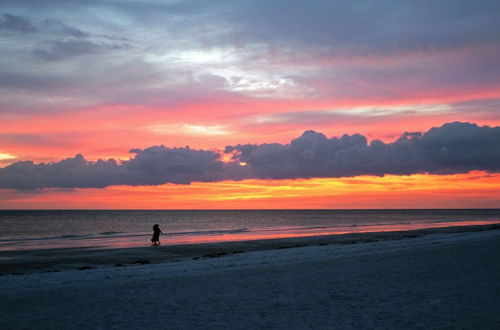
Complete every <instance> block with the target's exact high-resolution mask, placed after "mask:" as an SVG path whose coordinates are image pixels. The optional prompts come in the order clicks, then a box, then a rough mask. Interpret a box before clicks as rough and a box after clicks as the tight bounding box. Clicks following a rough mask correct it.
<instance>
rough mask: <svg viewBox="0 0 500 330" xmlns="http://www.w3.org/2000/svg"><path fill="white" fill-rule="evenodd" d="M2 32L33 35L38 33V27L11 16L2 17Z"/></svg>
mask: <svg viewBox="0 0 500 330" xmlns="http://www.w3.org/2000/svg"><path fill="white" fill-rule="evenodd" d="M0 30H6V31H15V32H21V33H33V32H36V31H37V29H36V27H35V26H34V25H33V24H31V22H30V21H29V20H27V19H25V18H23V17H20V16H16V15H10V14H2V15H0Z"/></svg>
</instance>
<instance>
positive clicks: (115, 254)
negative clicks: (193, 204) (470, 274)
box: [0, 224, 500, 275]
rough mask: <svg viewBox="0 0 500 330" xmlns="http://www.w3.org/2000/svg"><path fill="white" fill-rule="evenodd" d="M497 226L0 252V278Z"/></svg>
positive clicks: (370, 240)
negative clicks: (146, 245) (164, 244)
mask: <svg viewBox="0 0 500 330" xmlns="http://www.w3.org/2000/svg"><path fill="white" fill-rule="evenodd" d="M498 229H500V224H491V225H480V226H460V227H445V228H430V229H420V230H413V231H396V232H374V233H356V234H341V235H325V236H308V237H294V238H280V239H265V240H252V241H237V242H219V243H201V244H183V245H168V246H159V247H152V246H148V247H139V248H137V247H134V248H113V249H109V248H99V247H94V248H58V249H46V250H20V251H0V275H6V274H14V275H22V274H26V273H33V272H59V271H64V270H69V269H78V270H88V269H93V268H97V267H126V266H131V265H145V264H155V263H162V262H176V261H181V260H186V259H192V260H201V259H206V258H216V257H222V256H226V255H234V254H240V253H245V252H250V251H263V250H276V249H288V248H296V247H306V246H315V245H319V246H325V245H331V244H333V245H341V244H362V243H370V242H377V241H384V240H402V239H412V238H417V237H421V236H425V235H431V234H443V233H462V232H475V231H485V230H498Z"/></svg>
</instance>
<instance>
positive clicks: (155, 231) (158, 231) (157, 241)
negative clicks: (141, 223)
mask: <svg viewBox="0 0 500 330" xmlns="http://www.w3.org/2000/svg"><path fill="white" fill-rule="evenodd" d="M160 234H163V232H162V231H161V229H160V225H158V224H156V225H154V226H153V238H152V239H151V243H152V244H153V245H154V246H158V245H160Z"/></svg>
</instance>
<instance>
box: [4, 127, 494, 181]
mask: <svg viewBox="0 0 500 330" xmlns="http://www.w3.org/2000/svg"><path fill="white" fill-rule="evenodd" d="M130 152H131V153H133V154H134V157H132V158H130V159H129V160H124V161H120V160H115V159H108V160H102V159H101V160H98V161H95V162H94V161H88V160H85V158H84V157H83V156H82V155H80V154H79V155H76V156H75V157H73V158H67V159H64V160H61V161H59V162H53V163H40V164H35V163H33V162H31V161H20V162H16V163H13V164H11V165H9V166H7V167H5V168H2V169H0V188H10V189H40V188H49V187H60V188H91V187H92V188H104V187H107V186H111V185H131V186H138V185H161V184H164V183H174V184H189V183H191V182H195V181H196V182H217V181H222V180H242V179H248V178H256V179H299V178H313V177H348V176H356V175H377V176H383V175H385V174H396V175H409V174H415V173H433V174H451V173H465V172H468V171H472V170H484V171H489V172H498V171H500V127H489V126H482V127H480V126H477V125H476V124H471V123H460V122H455V123H448V124H445V125H443V126H441V127H437V128H432V129H430V130H429V131H427V132H425V133H424V134H422V133H418V132H416V133H407V132H406V133H404V134H403V135H401V137H400V138H399V139H397V140H396V141H394V142H392V143H384V142H382V141H380V140H373V141H371V142H370V143H368V142H367V139H366V138H365V137H364V136H363V135H360V134H354V135H343V136H341V137H332V138H327V137H326V136H325V135H324V134H322V133H318V132H315V131H306V132H304V133H303V134H302V136H300V137H299V138H297V139H294V140H293V141H291V143H290V144H279V143H270V144H259V145H257V144H243V145H242V144H238V145H235V146H227V147H226V149H225V152H226V153H231V154H232V155H233V157H232V160H231V161H230V162H223V161H222V160H221V154H219V153H218V152H215V151H210V150H194V149H190V148H189V147H185V148H169V147H165V146H153V147H150V148H146V149H132V150H131V151H130ZM243 163H246V165H242V164H243Z"/></svg>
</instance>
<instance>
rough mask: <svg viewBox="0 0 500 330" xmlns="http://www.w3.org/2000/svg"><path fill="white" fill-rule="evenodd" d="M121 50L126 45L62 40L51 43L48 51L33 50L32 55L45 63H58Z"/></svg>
mask: <svg viewBox="0 0 500 330" xmlns="http://www.w3.org/2000/svg"><path fill="white" fill-rule="evenodd" d="M121 48H126V45H122V44H97V43H92V42H90V41H86V40H62V41H53V42H51V43H50V48H48V49H35V50H34V51H33V55H35V56H36V57H37V58H39V59H42V60H46V61H60V60H65V59H68V58H72V57H76V56H81V55H90V54H95V53H100V52H103V51H106V50H112V49H121Z"/></svg>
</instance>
